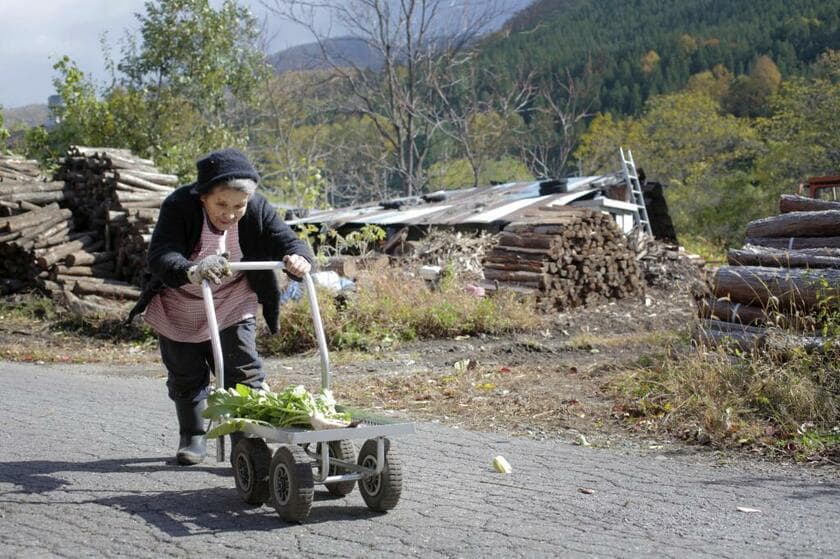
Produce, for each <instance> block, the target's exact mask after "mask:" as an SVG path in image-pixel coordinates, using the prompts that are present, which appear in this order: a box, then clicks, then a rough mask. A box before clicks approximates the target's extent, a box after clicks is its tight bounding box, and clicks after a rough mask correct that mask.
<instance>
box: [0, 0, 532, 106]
mask: <svg viewBox="0 0 840 559" xmlns="http://www.w3.org/2000/svg"><path fill="white" fill-rule="evenodd" d="M221 1H222V0H210V3H211V5H214V6H219V5H221ZM528 2H529V0H443V1H442V2H441V5H442V6H444V9H445V10H447V9H448V10H451V13H452V14H453V16H454V15H457V14H459V13H462V10H468V11H469V10H476V11H479V10H481V9H483V8H484V7H485V6H489V5H493V6H497V7H498V9H499V10H500V12H497V13H499V18H498V20H497V23H498V24H499V25H500V24H501V22H502V21H504V19H505V18H506V17H507V16H509V15H511V14H512V13H513V12H514V11H516V10H517V9H521V8H522V7H524V6H525V5H527V4H528ZM267 3H270V4H273V2H272V1H271V0H268V1H267ZM239 4H240V5H243V6H246V7H248V8H249V9H250V10H251V13H252V14H253V15H254V16H255V17H256V18H257V19H258V20H259V21H260V22H263V25H264V29H265V31H266V37H267V38H268V41H269V42H268V48H267V50H268V51H269V54H271V53H275V52H278V51H281V50H283V49H287V48H289V47H293V46H295V45H299V44H303V43H309V42H312V41H313V38H312V36H311V35H310V34H309V31H307V30H306V29H305V28H303V27H301V26H297V25H294V24H292V23H290V22H288V21H286V20H283V19H281V18H280V17H279V16H277V15H276V14H272V13H271V12H269V11H268V10H266V8H265V7H264V6H263V2H261V1H260V0H239ZM137 12H145V0H0V107H4V108H7V109H10V108H15V107H21V106H24V105H30V104H46V103H47V98H48V97H49V96H50V95H52V94H54V93H55V88H54V87H53V84H52V82H53V79H54V78H56V77H57V73H56V71H55V70H53V65H54V64H55V63H56V62H57V61H58V60H59V59H60V58H61V57H62V56H64V55H67V56H69V57H70V59H71V60H73V61H74V62H75V63H76V65H77V66H78V67H79V69H81V70H82V71H83V72H84V73H85V74H87V75H88V76H90V77H92V78H93V81H94V83H96V84H97V85H104V84H106V83H108V82H109V81H110V80H109V74H108V72H107V71H106V68H105V57H104V55H103V48H102V41H103V37H104V40H105V42H106V44H107V45H108V47H109V49H110V52H111V58H112V59H114V60H115V61H118V60H119V59H120V45H121V42H122V41H123V39H124V38H125V36H126V34H132V35H135V34H136V33H137V30H138V28H139V23H138V21H137V18H136V16H135V14H136V13H137ZM473 13H475V12H473ZM446 15H448V13H447V14H446ZM467 17H468V18H469V16H467ZM442 19H445V18H442ZM451 19H453V20H456V19H457V18H455V17H453V18H451ZM450 23H452V22H450ZM315 24H316V26H318V27H319V33H320V32H323V30H324V29H329V33H328V34H329V35H332V36H336V35H341V34H345V35H346V34H347V33H346V32H345V33H342V32H341V31H342V30H341V29H340V28H338V27H336V26H333V25H331V23H330V21H329V17H328V16H327V15H326V12H322V13H321V15H318V17H317V18H316V20H315ZM455 24H456V25H457V21H455Z"/></svg>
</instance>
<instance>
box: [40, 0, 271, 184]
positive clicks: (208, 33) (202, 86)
mask: <svg viewBox="0 0 840 559" xmlns="http://www.w3.org/2000/svg"><path fill="white" fill-rule="evenodd" d="M145 7H146V12H145V14H138V15H137V18H138V20H139V21H140V24H141V28H140V36H139V38H135V37H131V36H130V37H128V38H127V39H126V43H125V45H124V47H123V50H122V59H121V61H120V62H119V63H118V64H117V66H116V67H117V69H118V70H119V72H120V74H119V75H117V76H114V81H113V83H112V84H111V85H109V86H108V87H106V88H105V89H104V90H103V91H102V92H101V94H100V92H98V91H97V90H96V87H95V86H94V84H93V82H92V81H91V80H90V79H89V78H88V77H87V76H86V75H85V74H84V73H83V72H82V71H81V70H80V69H79V68H78V67H77V66H76V64H75V63H73V62H72V61H71V60H70V59H69V58H67V57H64V58H62V59H61V60H60V61H59V63H58V64H57V65H56V70H58V72H59V73H60V78H59V79H57V80H56V89H57V91H58V92H59V93H60V94H61V96H62V98H63V101H64V107H63V108H61V109H60V111H61V115H60V116H61V123H60V124H59V125H58V126H57V127H56V128H55V129H54V131H53V132H51V133H50V134H51V139H50V143H51V144H52V146H53V148H54V149H56V150H58V151H63V148H66V145H67V144H68V143H86V144H89V145H98V146H112V147H128V148H131V149H132V150H134V151H136V152H137V153H138V154H141V155H144V156H147V157H152V158H153V159H155V161H156V162H157V163H158V164H159V165H160V166H161V167H162V168H164V169H165V170H168V171H175V172H177V173H178V174H180V175H182V176H183V177H187V176H189V175H191V174H192V173H193V169H194V161H195V159H196V158H197V157H198V156H199V155H201V154H202V153H205V152H207V151H210V150H212V149H215V148H217V147H219V146H220V145H239V146H244V145H246V143H247V139H248V137H247V132H246V131H245V127H246V126H245V125H246V124H247V119H248V115H249V114H250V113H249V111H247V110H245V109H246V108H250V106H251V105H252V103H253V100H254V99H253V98H254V94H255V92H256V91H257V90H258V87H259V85H260V84H261V83H262V81H263V80H264V79H265V78H266V77H267V76H268V67H267V65H266V63H265V62H264V60H263V55H262V53H261V52H260V51H259V49H258V48H257V46H256V42H255V41H256V37H257V34H258V28H257V24H256V20H255V19H254V18H253V17H252V16H251V15H250V13H249V12H248V11H247V10H245V9H244V8H242V7H241V6H239V5H238V4H237V3H236V2H235V0H224V1H223V2H222V5H221V7H220V8H219V9H218V10H216V9H214V8H212V7H211V6H210V3H209V0H158V1H148V2H146V4H145Z"/></svg>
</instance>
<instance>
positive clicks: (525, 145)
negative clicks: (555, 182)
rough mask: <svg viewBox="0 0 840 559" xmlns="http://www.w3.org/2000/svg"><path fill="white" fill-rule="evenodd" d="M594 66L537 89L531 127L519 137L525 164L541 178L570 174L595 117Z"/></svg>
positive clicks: (529, 119) (527, 117)
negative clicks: (589, 121) (578, 75)
mask: <svg viewBox="0 0 840 559" xmlns="http://www.w3.org/2000/svg"><path fill="white" fill-rule="evenodd" d="M593 89H594V87H593V81H592V71H591V67H590V66H587V70H586V71H585V72H584V73H583V75H582V77H581V78H579V79H575V78H573V77H572V75H571V73H570V72H569V71H568V70H567V72H566V75H565V80H564V79H563V78H561V77H560V76H559V75H558V76H555V77H554V79H553V80H552V81H551V82H550V83H548V84H545V85H543V86H542V87H540V88H539V89H538V90H537V94H536V95H535V96H534V97H533V99H532V104H531V106H530V108H529V109H528V110H527V112H526V114H525V120H526V121H527V122H528V125H527V127H526V129H525V131H524V133H522V134H519V135H517V136H516V142H517V144H518V146H519V150H520V153H521V156H522V159H523V161H525V164H526V165H527V166H528V168H529V169H530V170H531V173H533V174H534V176H537V177H562V176H565V175H566V172H567V170H568V169H567V165H568V162H569V158H570V157H571V155H572V150H574V148H575V146H576V145H577V143H578V139H579V136H580V134H581V132H582V131H583V129H584V126H585V124H586V121H587V119H589V118H590V117H591V116H592V113H591V112H590V107H591V106H592V104H593V102H594V100H593Z"/></svg>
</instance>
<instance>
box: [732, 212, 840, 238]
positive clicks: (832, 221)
mask: <svg viewBox="0 0 840 559" xmlns="http://www.w3.org/2000/svg"><path fill="white" fill-rule="evenodd" d="M833 235H840V210H824V211H816V212H813V211H811V212H790V213H786V214H781V215H775V216H772V217H765V218H763V219H757V220H755V221H751V222H750V223H748V224H747V237H830V236H833Z"/></svg>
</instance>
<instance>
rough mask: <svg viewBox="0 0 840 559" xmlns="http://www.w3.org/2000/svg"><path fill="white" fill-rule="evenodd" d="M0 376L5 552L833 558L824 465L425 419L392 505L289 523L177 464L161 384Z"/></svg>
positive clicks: (0, 552)
mask: <svg viewBox="0 0 840 559" xmlns="http://www.w3.org/2000/svg"><path fill="white" fill-rule="evenodd" d="M0 382H2V393H1V394H2V397H0V449H2V454H1V455H0V557H33V556H37V557H72V558H78V557H94V556H95V557H117V556H119V557H164V556H166V557H197V556H203V557H260V556H273V557H389V558H390V557H405V556H419V557H423V558H424V559H432V558H438V557H490V556H493V557H558V556H560V557H565V556H572V557H574V556H598V557H641V556H651V555H654V554H655V555H657V556H664V557H669V556H672V557H689V556H690V557H700V556H713V557H739V558H740V557H794V556H795V557H803V556H811V557H838V556H840V537H838V533H840V479H838V478H837V477H836V475H835V474H832V473H831V472H819V471H817V472H814V471H809V470H807V469H803V468H801V467H797V466H791V465H788V466H785V465H768V464H762V463H759V462H756V461H749V460H737V461H735V463H728V464H721V463H720V460H719V458H716V457H715V456H714V455H713V454H711V453H705V454H704V453H699V454H698V453H696V452H693V451H685V450H683V451H669V450H667V448H666V449H660V450H650V451H644V450H639V451H633V450H624V451H617V450H602V449H594V448H584V447H580V446H575V445H571V444H568V443H566V442H562V441H542V442H540V441H533V440H526V439H513V438H508V437H505V436H501V435H497V434H488V433H471V432H462V431H460V430H457V429H448V428H443V427H440V426H437V425H432V424H418V425H417V434H415V435H411V436H406V437H401V438H398V439H394V448H396V449H398V450H399V451H400V452H401V455H402V459H403V474H404V478H405V481H404V486H403V495H402V499H401V500H400V503H399V505H398V506H397V508H396V509H395V510H393V511H391V512H389V513H387V514H377V513H372V512H370V511H369V510H368V509H367V508H366V507H365V505H364V502H363V501H362V499H361V496H360V495H359V493H358V491H354V492H353V493H352V494H351V495H349V496H348V497H346V498H343V499H336V498H332V497H330V496H329V494H328V493H326V492H325V491H322V490H320V489H317V490H316V495H315V502H314V504H313V507H312V513H311V516H310V518H309V520H308V521H307V522H306V523H303V524H288V523H285V522H283V521H282V520H280V518H279V517H278V516H277V515H276V513H275V512H274V510H273V509H272V508H270V507H268V506H264V507H260V508H253V507H250V506H249V505H246V504H245V503H244V502H242V501H241V500H240V499H239V497H238V496H237V494H236V491H235V489H234V482H233V478H232V477H231V475H230V473H229V468H228V467H225V464H217V463H216V462H215V460H213V459H208V460H207V461H206V462H205V463H204V464H202V465H199V466H194V467H178V466H176V465H175V464H174V462H173V460H172V455H173V454H174V449H175V447H176V445H177V428H176V427H175V419H174V410H173V407H172V405H171V403H170V402H169V401H168V400H167V399H166V394H165V389H164V385H163V380H162V379H161V378H155V376H154V375H150V376H135V375H124V374H119V375H118V374H116V373H115V371H114V370H110V371H109V369H108V367H106V366H88V367H84V368H79V367H75V368H72V370H71V371H69V372H68V370H67V368H62V367H60V366H50V365H22V364H13V363H0ZM497 454H502V455H504V456H505V457H506V458H507V459H508V461H509V462H510V463H511V464H512V466H513V468H514V472H513V473H512V474H509V475H503V474H498V473H495V472H494V471H493V470H492V469H491V467H490V462H491V460H492V458H493V456H495V455H497ZM582 490H584V491H582ZM738 507H747V508H750V509H757V510H758V511H760V512H740V511H739V510H738Z"/></svg>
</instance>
